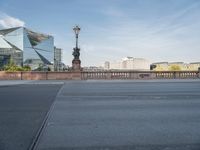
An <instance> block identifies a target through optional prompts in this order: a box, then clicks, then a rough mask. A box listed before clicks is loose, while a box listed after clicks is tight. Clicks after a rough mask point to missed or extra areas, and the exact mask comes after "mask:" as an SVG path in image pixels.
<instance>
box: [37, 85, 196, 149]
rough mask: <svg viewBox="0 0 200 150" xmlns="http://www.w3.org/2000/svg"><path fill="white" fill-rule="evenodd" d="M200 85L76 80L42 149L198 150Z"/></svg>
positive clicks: (59, 103)
mask: <svg viewBox="0 0 200 150" xmlns="http://www.w3.org/2000/svg"><path fill="white" fill-rule="evenodd" d="M199 97H200V82H199V81H197V82H170V83H168V82H166V81H165V82H134V81H132V82H131V81H130V82H123V81H112V82H103V81H71V82H66V84H65V85H64V86H63V87H62V89H61V91H60V93H59V95H58V96H57V99H56V101H55V105H54V107H53V109H52V112H51V115H50V117H49V119H48V122H47V124H46V125H47V126H46V128H45V130H44V131H43V133H42V136H41V138H40V141H39V143H38V146H37V148H36V149H37V150H72V149H73V150H152V149H153V150H191V149H192V150H199V149H200V130H199V127H200V98H199Z"/></svg>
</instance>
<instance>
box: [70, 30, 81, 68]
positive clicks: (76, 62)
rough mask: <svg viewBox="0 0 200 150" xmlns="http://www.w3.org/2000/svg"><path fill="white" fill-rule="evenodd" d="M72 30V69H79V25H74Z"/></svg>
mask: <svg viewBox="0 0 200 150" xmlns="http://www.w3.org/2000/svg"><path fill="white" fill-rule="evenodd" d="M73 30H74V33H75V35H76V47H75V48H73V53H72V55H73V56H74V59H73V60H72V69H73V70H77V71H80V70H81V61H80V59H79V56H80V48H78V35H79V32H80V30H81V28H80V27H79V26H75V27H74V28H73Z"/></svg>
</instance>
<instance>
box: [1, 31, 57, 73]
mask: <svg viewBox="0 0 200 150" xmlns="http://www.w3.org/2000/svg"><path fill="white" fill-rule="evenodd" d="M8 59H9V60H12V61H13V63H15V64H16V65H18V66H24V65H28V66H30V67H31V69H32V70H38V69H43V68H53V61H54V38H53V36H50V35H47V34H42V33H38V32H34V31H31V30H29V29H27V28H25V27H16V28H9V29H3V30H0V61H1V62H0V65H5V64H7V63H8V62H9V60H8Z"/></svg>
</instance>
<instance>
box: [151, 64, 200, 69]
mask: <svg viewBox="0 0 200 150" xmlns="http://www.w3.org/2000/svg"><path fill="white" fill-rule="evenodd" d="M151 66H152V67H151V68H152V70H155V71H170V70H173V67H175V68H178V70H182V71H197V70H198V69H199V67H200V62H193V63H184V62H157V63H152V64H151Z"/></svg>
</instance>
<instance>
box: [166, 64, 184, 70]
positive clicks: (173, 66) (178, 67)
mask: <svg viewBox="0 0 200 150" xmlns="http://www.w3.org/2000/svg"><path fill="white" fill-rule="evenodd" d="M169 70H170V71H181V67H180V66H179V65H171V66H170V68H169Z"/></svg>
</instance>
